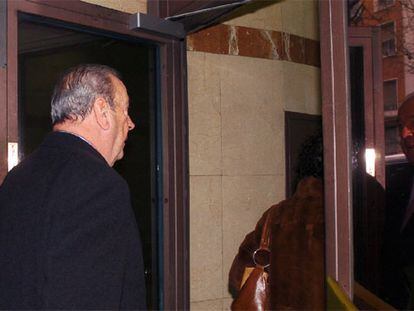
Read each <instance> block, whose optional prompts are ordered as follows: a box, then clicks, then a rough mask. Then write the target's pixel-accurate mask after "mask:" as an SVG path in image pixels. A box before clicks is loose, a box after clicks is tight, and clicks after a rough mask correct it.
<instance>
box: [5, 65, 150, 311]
mask: <svg viewBox="0 0 414 311" xmlns="http://www.w3.org/2000/svg"><path fill="white" fill-rule="evenodd" d="M128 104H129V103H128V94H127V91H126V88H125V86H124V84H123V83H122V82H121V80H120V78H119V74H118V73H117V72H116V71H115V70H113V69H111V68H109V67H106V66H102V65H79V66H77V67H75V68H72V69H70V70H68V71H67V72H66V73H65V74H64V75H63V76H62V78H61V79H60V80H59V81H58V83H57V84H56V86H55V90H54V94H53V98H52V103H51V106H52V111H51V115H52V123H53V132H52V133H50V134H49V135H48V136H47V137H46V138H45V140H44V142H43V143H42V144H41V145H40V146H39V147H38V149H37V150H36V151H35V152H34V153H33V154H31V155H30V156H29V157H27V158H26V159H25V160H24V161H23V162H22V163H20V164H19V165H18V166H17V167H15V168H14V169H13V170H12V171H11V172H10V173H9V174H8V175H7V177H6V179H5V180H4V182H3V184H2V186H1V188H0V309H114V310H115V309H145V308H146V306H145V288H144V277H143V260H142V253H141V252H142V251H141V242H140V237H139V232H138V228H137V225H136V222H135V218H134V213H133V211H132V209H131V205H130V195H129V190H128V186H127V184H126V182H125V181H124V180H123V179H122V178H121V177H120V176H119V175H118V174H117V173H116V171H115V170H114V169H112V166H113V164H114V163H115V161H117V160H119V159H121V158H122V156H123V149H124V145H125V141H126V139H127V135H128V131H130V130H132V129H133V128H134V123H133V122H132V121H131V119H130V117H129V115H128Z"/></svg>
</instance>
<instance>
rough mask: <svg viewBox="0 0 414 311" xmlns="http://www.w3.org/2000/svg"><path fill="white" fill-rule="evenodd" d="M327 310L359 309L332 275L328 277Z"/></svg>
mask: <svg viewBox="0 0 414 311" xmlns="http://www.w3.org/2000/svg"><path fill="white" fill-rule="evenodd" d="M327 283H328V286H327V304H326V308H327V310H347V311H357V310H358V309H357V307H356V306H355V305H354V304H353V303H352V301H351V300H350V299H349V297H348V296H347V295H346V294H345V292H344V291H343V289H342V288H341V287H340V286H339V284H338V282H336V281H335V280H334V279H332V278H331V277H329V276H328V277H327Z"/></svg>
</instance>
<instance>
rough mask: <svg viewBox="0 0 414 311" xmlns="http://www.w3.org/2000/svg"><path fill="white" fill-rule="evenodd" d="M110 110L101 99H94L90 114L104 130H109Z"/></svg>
mask: <svg viewBox="0 0 414 311" xmlns="http://www.w3.org/2000/svg"><path fill="white" fill-rule="evenodd" d="M110 109H111V108H110V107H109V104H108V103H107V102H106V100H105V99H103V98H102V97H98V98H97V99H95V102H94V103H93V106H92V113H93V114H94V116H95V120H96V122H97V123H98V125H99V126H100V127H101V128H102V129H104V130H107V129H109V127H110V119H109V118H110V111H109V110H110Z"/></svg>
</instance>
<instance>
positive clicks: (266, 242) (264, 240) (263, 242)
mask: <svg viewBox="0 0 414 311" xmlns="http://www.w3.org/2000/svg"><path fill="white" fill-rule="evenodd" d="M270 214H271V210H269V211H268V212H267V215H266V220H265V223H264V225H263V228H262V236H261V238H260V246H259V249H260V248H261V249H269V246H270V232H269V231H270V230H269V226H270V224H269V223H270Z"/></svg>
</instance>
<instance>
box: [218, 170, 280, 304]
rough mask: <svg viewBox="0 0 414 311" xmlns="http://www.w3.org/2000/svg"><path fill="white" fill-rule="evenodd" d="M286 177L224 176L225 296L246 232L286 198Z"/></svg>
mask: <svg viewBox="0 0 414 311" xmlns="http://www.w3.org/2000/svg"><path fill="white" fill-rule="evenodd" d="M284 179H285V177H284V173H283V172H281V174H280V175H270V176H269V175H268V176H231V177H230V176H223V280H224V281H223V295H227V296H229V293H228V290H227V289H228V273H229V270H230V267H231V263H232V262H233V259H234V256H235V255H236V254H237V250H238V247H239V245H240V244H241V242H242V241H243V239H244V237H245V236H246V234H248V233H249V232H251V231H252V230H254V228H255V226H256V223H257V221H258V220H259V219H260V217H261V216H262V214H263V213H264V212H265V211H266V210H267V209H268V208H269V207H270V206H272V205H273V204H276V203H278V202H279V201H281V200H282V199H284V198H285V180H284Z"/></svg>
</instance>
